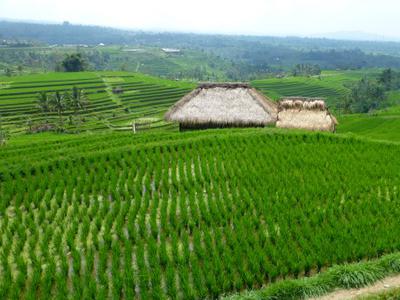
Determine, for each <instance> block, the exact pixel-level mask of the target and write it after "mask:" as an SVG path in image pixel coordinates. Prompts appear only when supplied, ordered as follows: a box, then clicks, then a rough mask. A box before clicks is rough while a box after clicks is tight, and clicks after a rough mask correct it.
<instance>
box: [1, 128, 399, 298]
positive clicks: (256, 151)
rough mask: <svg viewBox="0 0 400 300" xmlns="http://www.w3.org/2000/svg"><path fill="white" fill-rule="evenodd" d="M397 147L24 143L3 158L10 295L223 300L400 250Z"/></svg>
mask: <svg viewBox="0 0 400 300" xmlns="http://www.w3.org/2000/svg"><path fill="white" fill-rule="evenodd" d="M398 147H399V146H398V145H391V144H385V143H375V142H368V141H363V140H357V139H354V138H343V137H340V136H334V135H330V134H313V133H302V132H291V133H289V132H287V133H285V132H284V131H277V130H270V129H244V130H214V131H202V132H191V133H169V134H165V133H163V134H155V133H154V134H141V135H136V136H133V135H131V134H129V133H112V134H104V133H103V134H100V133H99V134H96V135H90V134H84V135H76V136H74V135H61V136H58V137H57V136H54V135H49V134H45V135H36V136H32V137H30V138H29V139H28V138H27V137H26V136H21V137H20V138H16V139H15V140H11V141H10V144H9V145H7V146H5V147H2V148H0V158H1V159H0V198H1V199H2V201H1V202H0V204H1V205H0V215H1V216H2V217H1V219H0V238H1V243H0V252H1V254H2V255H1V257H0V265H1V268H2V272H1V273H0V278H1V279H0V283H1V288H0V291H1V298H19V297H24V298H28V299H32V298H39V299H48V298H51V297H54V298H58V297H65V296H67V297H72V298H97V299H99V298H100V299H102V298H107V297H109V298H119V297H123V298H127V299H131V298H141V299H147V298H157V299H159V298H165V297H170V298H178V299H198V298H204V297H207V296H208V297H212V298H216V297H217V296H219V295H221V294H223V293H231V292H235V291H241V290H243V289H252V288H259V287H261V285H262V284H265V283H268V282H274V281H276V280H278V279H280V278H287V277H292V276H294V277H297V276H303V275H307V274H310V273H314V272H315V271H317V270H321V269H323V268H325V267H327V266H330V265H332V264H342V263H344V262H350V261H360V260H363V259H369V258H374V257H377V256H380V255H382V254H384V253H388V252H394V251H398V250H400V244H399V241H398V238H397V237H398V236H399V234H400V229H399V226H398V219H399V217H400V205H399V201H400V199H399V197H398V191H397V187H398V186H399V184H400V177H399V172H398V170H399V167H400V160H399V159H398V155H397V154H398V151H399V149H398ZM365 162H368V164H366V163H365ZM333 249H334V251H332V250H333ZM244 258H245V259H244Z"/></svg>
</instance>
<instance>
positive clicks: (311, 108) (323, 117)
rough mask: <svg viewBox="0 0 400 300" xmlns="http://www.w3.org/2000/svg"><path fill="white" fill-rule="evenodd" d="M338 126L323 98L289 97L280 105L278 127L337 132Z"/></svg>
mask: <svg viewBox="0 0 400 300" xmlns="http://www.w3.org/2000/svg"><path fill="white" fill-rule="evenodd" d="M337 124H338V122H337V120H336V118H335V117H334V116H333V115H332V114H331V113H330V112H329V110H328V108H327V106H326V104H325V101H324V99H322V98H304V97H289V98H284V99H282V100H281V101H280V102H279V104H278V120H277V123H276V126H277V127H281V128H299V129H308V130H320V131H335V128H336V125H337Z"/></svg>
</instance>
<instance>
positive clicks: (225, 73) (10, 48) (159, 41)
mask: <svg viewBox="0 0 400 300" xmlns="http://www.w3.org/2000/svg"><path fill="white" fill-rule="evenodd" d="M0 37H2V38H1V39H0V72H1V71H3V72H4V73H6V71H7V70H12V71H14V72H15V73H17V72H18V71H17V69H18V67H22V68H23V69H26V70H35V71H39V70H40V71H47V72H49V71H54V70H56V69H57V68H59V65H60V62H61V61H62V60H63V58H64V57H65V55H66V54H67V53H71V52H80V53H82V54H83V55H84V57H85V59H86V60H87V61H88V65H89V67H90V70H94V71H104V70H108V71H110V70H113V71H120V70H124V71H136V72H143V73H146V74H149V75H153V76H164V77H167V78H170V79H176V78H179V79H190V80H191V79H196V80H201V81H204V80H230V81H237V80H246V81H248V80H252V79H261V78H264V77H265V76H267V75H271V74H281V73H282V72H286V73H290V72H291V70H292V69H293V68H294V67H295V66H296V65H297V64H307V65H314V66H315V65H318V67H319V68H320V69H327V70H360V69H367V68H389V67H391V68H400V43H395V42H361V41H341V40H329V39H312V38H299V37H269V36H234V35H212V34H208V35H207V34H190V33H171V32H161V33H160V32H143V31H129V30H118V29H113V28H104V27H98V26H83V25H73V24H64V25H61V24H37V23H36V24H32V23H18V22H6V21H0ZM162 48H177V49H179V50H180V53H179V54H178V55H174V54H171V53H170V54H166V53H164V52H163V51H162Z"/></svg>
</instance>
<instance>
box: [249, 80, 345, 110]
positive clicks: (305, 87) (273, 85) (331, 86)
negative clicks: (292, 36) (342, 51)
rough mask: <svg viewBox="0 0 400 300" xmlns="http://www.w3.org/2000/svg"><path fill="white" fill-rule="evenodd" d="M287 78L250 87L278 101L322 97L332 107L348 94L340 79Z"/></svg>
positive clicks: (260, 82)
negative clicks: (283, 98) (290, 98)
mask: <svg viewBox="0 0 400 300" xmlns="http://www.w3.org/2000/svg"><path fill="white" fill-rule="evenodd" d="M320 78H321V79H319V78H318V77H310V78H305V77H288V78H281V79H278V78H270V79H263V80H256V81H253V82H252V85H253V86H254V87H255V88H257V89H259V90H260V91H262V92H263V93H264V94H265V95H267V96H269V97H271V98H273V99H279V98H281V97H284V96H302V97H323V98H326V100H327V103H328V105H332V106H333V105H334V104H335V103H337V102H338V100H340V99H342V98H343V97H345V96H346V94H347V93H348V92H349V90H348V89H347V88H345V87H344V86H343V83H344V82H345V81H344V80H343V78H341V77H333V78H330V77H327V76H321V77H320Z"/></svg>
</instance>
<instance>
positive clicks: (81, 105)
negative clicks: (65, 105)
mask: <svg viewBox="0 0 400 300" xmlns="http://www.w3.org/2000/svg"><path fill="white" fill-rule="evenodd" d="M68 102H69V106H70V107H71V108H72V110H73V111H74V116H75V118H76V119H77V115H78V112H79V111H80V110H85V109H86V106H87V104H88V99H87V97H86V94H85V91H84V90H83V89H80V88H78V87H76V86H74V87H73V88H72V91H71V94H68ZM79 123H80V121H79ZM78 125H79V124H78Z"/></svg>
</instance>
